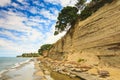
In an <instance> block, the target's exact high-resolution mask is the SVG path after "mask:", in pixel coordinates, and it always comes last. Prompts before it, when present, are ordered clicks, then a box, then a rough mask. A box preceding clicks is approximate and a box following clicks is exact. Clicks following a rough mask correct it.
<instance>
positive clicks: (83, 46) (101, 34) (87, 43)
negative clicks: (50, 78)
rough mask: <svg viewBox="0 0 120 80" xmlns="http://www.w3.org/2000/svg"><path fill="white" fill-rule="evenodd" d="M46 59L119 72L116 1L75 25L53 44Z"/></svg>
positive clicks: (119, 24) (118, 10) (119, 26)
mask: <svg viewBox="0 0 120 80" xmlns="http://www.w3.org/2000/svg"><path fill="white" fill-rule="evenodd" d="M48 56H49V57H50V58H52V59H56V60H68V61H78V60H79V59H84V63H86V64H89V65H99V64H101V65H105V66H107V65H109V66H114V67H119V68H120V64H119V63H120V1H119V0H115V1H114V2H113V3H111V4H106V5H105V6H104V7H102V8H100V9H99V10H98V11H97V12H96V13H94V14H93V15H92V16H90V17H89V18H87V19H86V20H84V21H78V22H77V23H76V25H75V26H74V28H72V29H70V31H69V32H68V33H67V34H66V35H65V36H64V37H63V38H62V39H60V40H59V41H57V42H56V43H55V44H54V47H53V48H52V49H51V50H50V51H49V54H48Z"/></svg>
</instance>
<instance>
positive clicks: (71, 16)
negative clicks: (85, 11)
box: [54, 6, 78, 35]
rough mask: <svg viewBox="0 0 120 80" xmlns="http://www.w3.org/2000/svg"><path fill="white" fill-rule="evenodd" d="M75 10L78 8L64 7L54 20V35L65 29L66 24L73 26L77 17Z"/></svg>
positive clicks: (66, 27)
mask: <svg viewBox="0 0 120 80" xmlns="http://www.w3.org/2000/svg"><path fill="white" fill-rule="evenodd" d="M77 12H78V9H77V8H76V7H71V6H67V7H64V8H63V9H62V10H61V12H60V13H59V16H58V18H57V19H58V20H57V22H56V26H55V29H56V31H55V33H54V35H57V34H59V33H60V32H62V31H64V30H67V29H68V26H73V25H74V23H75V21H76V20H77V17H78V14H77Z"/></svg>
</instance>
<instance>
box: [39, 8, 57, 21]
mask: <svg viewBox="0 0 120 80" xmlns="http://www.w3.org/2000/svg"><path fill="white" fill-rule="evenodd" d="M56 11H57V10H56ZM40 14H41V15H43V16H44V17H46V18H48V19H50V20H56V19H57V15H56V14H54V13H53V14H52V13H50V11H48V10H46V9H42V10H41V11H40Z"/></svg>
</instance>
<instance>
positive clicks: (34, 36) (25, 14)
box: [0, 0, 75, 55]
mask: <svg viewBox="0 0 120 80" xmlns="http://www.w3.org/2000/svg"><path fill="white" fill-rule="evenodd" d="M74 2H75V1H73V0H65V1H63V0H44V1H43V0H41V1H39V0H35V1H25V0H18V1H10V0H3V1H1V2H0V54H3V52H4V53H5V52H6V53H5V54H9V53H8V52H16V53H11V55H16V54H17V53H18V54H19V53H23V52H36V51H37V49H38V48H39V47H40V46H41V45H42V44H46V43H54V42H56V41H57V40H58V39H60V38H61V37H62V36H63V35H64V34H65V33H66V32H63V33H61V34H59V35H58V36H54V35H53V34H54V31H55V27H54V26H55V22H56V20H57V16H58V13H59V11H60V10H61V8H62V7H64V6H66V5H73V4H74ZM8 4H9V5H8ZM60 5H61V6H62V7H61V6H60Z"/></svg>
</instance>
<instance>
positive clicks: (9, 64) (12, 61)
mask: <svg viewBox="0 0 120 80" xmlns="http://www.w3.org/2000/svg"><path fill="white" fill-rule="evenodd" d="M30 60H31V58H17V57H0V77H2V76H3V74H6V73H11V72H13V71H14V72H13V73H15V71H17V70H18V69H17V68H22V66H24V65H25V64H27V63H29V62H30ZM7 76H11V74H10V75H9V74H7ZM0 80H1V78H0ZM6 80H7V79H6ZM12 80H14V79H12Z"/></svg>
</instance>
